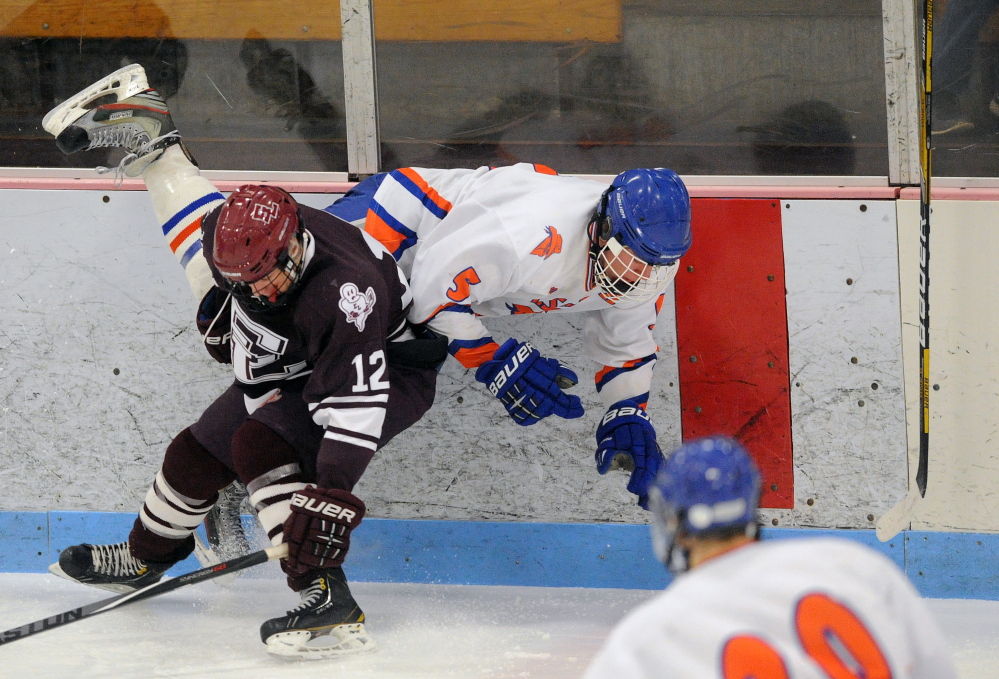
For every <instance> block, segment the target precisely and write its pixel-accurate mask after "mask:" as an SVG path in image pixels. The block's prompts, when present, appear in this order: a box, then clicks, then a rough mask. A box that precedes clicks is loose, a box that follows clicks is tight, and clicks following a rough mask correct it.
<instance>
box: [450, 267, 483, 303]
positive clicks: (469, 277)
mask: <svg viewBox="0 0 999 679" xmlns="http://www.w3.org/2000/svg"><path fill="white" fill-rule="evenodd" d="M452 282H453V283H454V287H453V288H448V291H447V298H448V299H449V300H451V301H452V302H464V301H465V300H466V299H468V297H469V295H471V294H472V290H471V288H472V286H473V285H478V284H479V283H481V282H482V281H481V280H480V279H479V274H477V273H475V269H474V268H473V267H468V268H467V269H465V270H464V271H462V272H461V273H459V274H458V275H457V276H455V277H454V280H453V281H452Z"/></svg>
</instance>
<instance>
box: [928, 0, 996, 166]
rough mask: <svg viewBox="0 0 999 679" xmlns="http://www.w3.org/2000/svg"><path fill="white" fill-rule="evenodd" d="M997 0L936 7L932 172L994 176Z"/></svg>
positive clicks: (962, 0)
mask: <svg viewBox="0 0 999 679" xmlns="http://www.w3.org/2000/svg"><path fill="white" fill-rule="evenodd" d="M997 8H999V2H996V0H987V1H986V2H980V1H979V0H948V1H947V2H946V3H941V4H940V6H938V7H937V13H936V15H935V17H934V27H933V62H932V73H931V82H930V84H931V86H932V91H933V97H932V114H933V115H932V120H933V147H934V152H933V174H934V175H935V176H939V177H995V176H997V175H999V13H997Z"/></svg>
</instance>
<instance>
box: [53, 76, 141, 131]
mask: <svg viewBox="0 0 999 679" xmlns="http://www.w3.org/2000/svg"><path fill="white" fill-rule="evenodd" d="M148 89H149V82H148V81H147V80H146V72H145V71H144V70H143V69H142V66H140V65H139V64H129V65H128V66H125V67H124V68H119V69H118V70H117V71H115V72H114V73H112V74H111V75H108V76H105V77H104V78H102V79H101V80H99V81H97V82H95V83H94V84H93V85H91V86H90V87H88V88H86V89H84V90H81V91H80V92H77V93H76V94H74V95H73V96H72V97H70V98H69V99H67V100H66V101H64V102H62V103H61V104H59V105H58V106H56V107H55V108H54V109H52V110H51V111H49V112H48V113H46V114H45V117H44V118H42V127H44V128H45V131H46V132H48V133H49V134H51V135H52V136H53V137H58V136H59V134H60V133H61V132H62V131H63V130H65V129H66V128H67V127H69V126H70V125H72V124H73V123H74V122H76V121H77V120H78V119H79V118H80V116H82V115H83V114H84V113H86V112H87V111H89V110H90V108H89V107H88V105H89V104H90V103H91V102H92V101H94V100H95V99H97V98H98V97H103V96H105V95H108V94H111V93H114V95H115V96H116V97H118V101H121V100H122V99H128V98H129V97H131V96H132V95H134V94H138V93H139V92H142V91H143V90H148Z"/></svg>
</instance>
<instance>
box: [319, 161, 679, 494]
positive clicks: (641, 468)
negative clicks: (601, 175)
mask: <svg viewBox="0 0 999 679" xmlns="http://www.w3.org/2000/svg"><path fill="white" fill-rule="evenodd" d="M326 209H327V211H328V212H331V213H333V214H335V215H337V216H339V217H341V218H343V219H345V220H347V221H350V222H352V223H354V224H356V225H358V226H360V227H363V228H364V230H365V231H366V232H367V233H369V234H371V235H372V236H374V237H375V238H376V239H378V240H379V241H380V242H381V243H382V244H383V245H385V247H386V248H387V249H388V250H389V251H390V252H392V253H393V255H394V256H395V258H396V259H397V260H398V261H399V264H400V266H401V268H402V270H403V271H404V272H405V273H406V275H407V276H408V277H409V279H410V283H411V287H412V291H413V299H414V303H413V308H412V309H411V311H410V315H409V318H410V320H411V321H412V322H414V323H419V324H425V325H426V326H427V327H429V328H430V329H431V330H432V331H434V332H435V333H437V334H438V335H441V336H444V337H447V338H448V341H449V351H450V353H451V354H452V355H453V356H454V357H455V358H456V359H457V360H458V361H459V362H461V364H462V365H464V366H465V367H466V368H469V369H475V378H476V379H477V380H478V381H479V382H482V383H483V384H485V385H486V386H487V387H488V389H489V391H490V392H491V393H492V394H493V395H494V396H496V397H497V398H498V399H499V400H500V401H501V402H502V403H503V406H504V407H505V408H506V409H507V411H508V412H509V414H510V416H511V417H512V418H513V420H514V421H515V422H517V423H518V424H521V425H525V426H526V425H531V424H534V423H536V422H538V421H539V420H541V419H543V418H545V417H548V416H549V415H557V416H559V417H563V418H575V417H580V416H582V414H583V409H582V406H581V404H580V399H579V397H577V396H573V395H569V394H566V393H565V392H564V391H563V389H564V388H565V387H567V386H568V385H570V384H574V383H575V382H576V381H577V377H576V375H575V374H574V373H573V372H572V371H571V370H569V369H568V368H566V367H565V366H563V365H561V364H560V363H559V362H558V361H557V360H555V359H550V358H544V357H543V356H542V355H541V353H540V352H539V350H538V349H536V348H535V347H533V346H531V345H530V344H528V343H526V342H519V341H518V340H516V339H508V340H506V341H505V342H503V343H502V344H501V343H499V342H497V341H495V340H494V339H493V337H491V336H490V333H489V331H488V330H487V329H486V327H485V326H484V325H483V323H482V322H481V321H480V320H479V319H480V317H481V316H487V317H488V316H493V317H495V316H508V315H511V314H514V315H516V314H537V313H575V314H581V315H582V316H583V335H584V343H583V344H584V350H585V353H586V355H587V356H588V357H589V358H590V359H591V360H593V361H594V363H595V364H596V367H595V370H594V373H595V383H596V389H597V391H598V392H599V395H600V397H601V400H602V401H603V404H604V406H605V408H606V409H607V410H606V414H605V415H604V416H603V418H602V419H601V421H600V424H599V426H598V428H597V451H596V461H597V469H598V471H599V472H600V473H601V474H603V473H606V472H607V471H608V470H609V469H611V468H612V467H617V466H621V467H623V468H625V469H630V470H632V474H631V478H630V481H629V483H628V490H629V491H630V492H632V493H634V494H635V495H637V496H638V500H639V504H640V505H642V506H643V507H645V506H646V488H647V487H648V484H649V482H650V481H651V480H652V479H653V478H654V477H655V474H656V470H657V469H658V467H659V464H660V461H661V459H662V455H661V453H660V452H659V448H658V446H657V445H656V432H655V427H654V426H653V424H652V422H651V420H650V419H649V416H648V415H647V414H646V412H645V408H646V405H647V402H648V399H649V391H650V386H651V381H652V370H653V367H654V366H655V363H656V352H657V351H658V346H657V344H656V342H655V340H654V338H653V335H652V328H653V326H654V325H655V323H656V317H657V315H658V313H659V310H660V308H661V307H662V303H663V298H664V295H665V291H666V288H667V286H668V285H669V284H670V282H671V281H672V280H673V278H674V276H675V275H676V272H677V269H678V268H679V258H680V257H681V256H682V255H683V254H684V253H686V251H687V250H688V248H689V247H690V244H691V229H690V199H689V197H688V195H687V190H686V187H685V186H684V184H683V182H682V181H681V180H680V178H679V177H678V176H677V175H676V173H674V172H672V171H671V170H667V169H662V168H658V169H637V170H629V171H627V172H624V173H622V174H620V175H618V176H617V177H616V178H615V179H614V181H613V182H612V183H611V185H610V186H609V187H608V186H607V185H605V184H600V183H598V182H594V181H591V180H585V179H579V178H574V177H562V176H558V175H557V174H556V173H555V172H554V171H552V170H551V169H549V168H547V167H544V166H540V165H530V164H526V163H521V164H518V165H514V166H512V167H501V168H488V167H481V168H478V169H476V170H432V169H424V168H403V169H400V170H395V171H393V172H389V173H384V174H379V175H375V176H374V177H371V178H369V179H367V180H365V181H364V182H362V183H360V184H358V185H357V187H355V189H354V190H353V191H351V192H350V193H348V194H347V195H346V196H344V197H343V198H342V199H340V200H339V201H337V202H336V203H334V204H333V205H331V206H329V207H328V208H326Z"/></svg>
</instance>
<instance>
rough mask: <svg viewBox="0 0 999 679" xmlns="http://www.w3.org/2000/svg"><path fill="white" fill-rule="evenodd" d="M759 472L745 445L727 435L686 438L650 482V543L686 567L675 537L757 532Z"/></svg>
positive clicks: (671, 563) (668, 560)
mask: <svg viewBox="0 0 999 679" xmlns="http://www.w3.org/2000/svg"><path fill="white" fill-rule="evenodd" d="M760 484H761V481H760V472H759V470H758V469H757V468H756V464H755V463H754V462H753V460H752V458H751V457H750V456H749V453H747V452H746V449H745V448H743V447H742V445H741V444H739V442H738V441H736V440H735V439H732V438H729V437H727V436H710V437H707V438H702V439H696V440H694V441H689V442H687V443H684V444H683V445H682V446H680V447H679V448H677V449H676V451H674V452H673V454H672V455H670V456H669V457H668V458H667V459H666V462H664V463H663V465H662V467H661V469H660V470H659V474H658V476H656V480H655V481H654V482H653V484H652V486H650V488H649V506H650V509H651V510H652V543H653V547H654V548H655V551H656V556H657V557H659V560H660V561H662V562H663V563H664V564H666V566H667V567H668V568H669V569H670V570H671V571H673V572H681V571H684V570H686V569H687V554H686V550H685V549H682V548H681V547H679V546H678V545H677V544H676V537H677V536H678V535H679V536H694V537H710V536H727V535H734V534H738V533H739V532H744V533H745V534H746V535H748V536H750V537H755V536H756V533H757V523H756V510H757V508H758V507H759V502H760Z"/></svg>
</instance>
